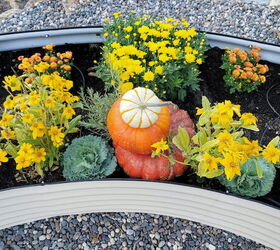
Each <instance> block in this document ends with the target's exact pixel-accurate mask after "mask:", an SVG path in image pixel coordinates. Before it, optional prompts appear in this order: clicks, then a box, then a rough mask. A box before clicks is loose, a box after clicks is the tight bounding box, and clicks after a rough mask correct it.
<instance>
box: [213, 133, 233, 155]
mask: <svg viewBox="0 0 280 250" xmlns="http://www.w3.org/2000/svg"><path fill="white" fill-rule="evenodd" d="M217 139H218V140H219V144H218V151H219V152H222V151H225V150H228V149H229V148H230V147H231V145H232V144H233V142H234V139H233V136H232V135H231V134H230V133H229V132H228V131H227V130H224V131H223V132H220V133H219V134H218V136H217Z"/></svg>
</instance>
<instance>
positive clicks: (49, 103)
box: [45, 97, 56, 108]
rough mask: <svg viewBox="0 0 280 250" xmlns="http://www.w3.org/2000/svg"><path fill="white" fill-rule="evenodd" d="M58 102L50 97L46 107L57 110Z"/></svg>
mask: <svg viewBox="0 0 280 250" xmlns="http://www.w3.org/2000/svg"><path fill="white" fill-rule="evenodd" d="M55 104H56V101H55V99H54V98H53V97H48V98H47V100H46V101H45V105H46V107H47V108H55Z"/></svg>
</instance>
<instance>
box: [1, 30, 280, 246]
mask: <svg viewBox="0 0 280 250" xmlns="http://www.w3.org/2000/svg"><path fill="white" fill-rule="evenodd" d="M101 33H102V27H84V28H69V29H59V30H46V31H34V32H25V33H15V34H2V35H0V51H8V50H16V49H24V48H34V47H40V46H43V45H46V44H50V43H55V44H57V45H63V44H67V43H101V42H103V37H102V36H101ZM207 37H208V41H209V44H210V45H211V46H217V47H220V48H224V47H229V48H231V49H232V48H234V47H239V48H241V49H244V48H246V47H248V46H249V45H255V46H261V48H262V58H263V59H264V60H268V61H270V62H273V63H278V64H280V57H279V55H280V46H276V45H272V44H266V43H261V42H256V41H251V40H245V39H240V38H235V37H230V36H224V35H217V34H212V33H208V34H207ZM91 212H145V213H155V214H161V215H168V216H174V217H179V218H184V219H189V220H193V221H197V222H200V223H204V224H207V225H210V226H214V227H218V228H221V229H224V230H228V231H230V232H233V233H236V234H239V235H241V236H244V237H247V238H249V239H252V240H255V241H257V242H259V243H262V244H264V245H266V246H269V247H272V248H274V249H280V248H279V236H280V235H279V231H280V210H279V209H276V208H273V207H270V206H268V205H264V204H261V203H258V202H256V201H251V200H248V199H243V198H238V197H235V196H231V195H227V194H222V193H219V192H213V191H209V190H204V189H200V188H194V187H190V186H187V185H178V184H176V183H164V182H149V181H144V180H141V181H139V180H133V179H131V180H110V179H106V180H102V181H98V180H97V181H89V182H73V183H61V184H46V185H32V186H26V187H22V188H12V189H8V190H3V191H0V229H4V228H7V227H10V226H15V225H19V224H22V223H27V222H31V221H35V220H38V219H44V218H49V217H53V216H59V215H69V214H79V213H91Z"/></svg>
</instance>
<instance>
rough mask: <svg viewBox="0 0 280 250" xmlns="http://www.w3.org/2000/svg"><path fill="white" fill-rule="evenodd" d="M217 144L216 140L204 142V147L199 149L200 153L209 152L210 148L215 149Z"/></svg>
mask: <svg viewBox="0 0 280 250" xmlns="http://www.w3.org/2000/svg"><path fill="white" fill-rule="evenodd" d="M218 143H219V140H218V139H214V140H211V141H208V142H206V143H205V144H204V145H202V146H201V148H200V149H201V152H205V151H206V152H207V151H209V150H210V149H211V148H213V147H215V146H216V145H217V144H218Z"/></svg>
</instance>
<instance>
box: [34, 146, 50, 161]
mask: <svg viewBox="0 0 280 250" xmlns="http://www.w3.org/2000/svg"><path fill="white" fill-rule="evenodd" d="M46 154H47V153H46V151H45V149H44V148H39V149H35V151H34V153H33V155H32V160H33V161H34V162H36V163H39V162H41V161H45V160H46Z"/></svg>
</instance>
